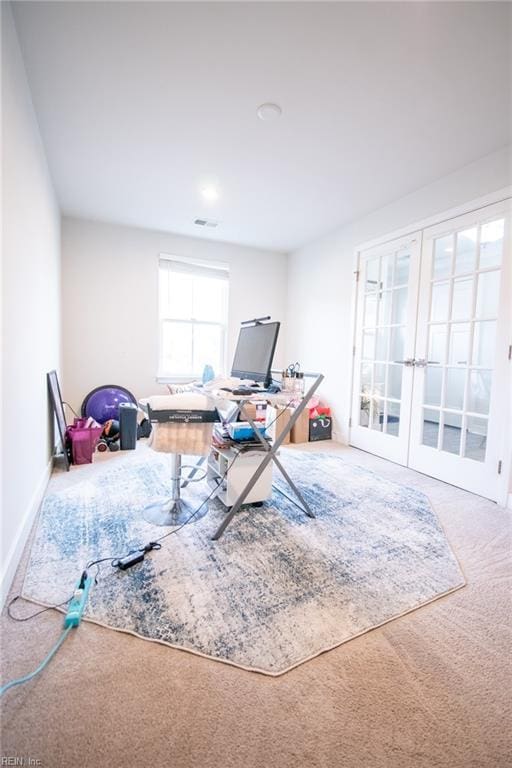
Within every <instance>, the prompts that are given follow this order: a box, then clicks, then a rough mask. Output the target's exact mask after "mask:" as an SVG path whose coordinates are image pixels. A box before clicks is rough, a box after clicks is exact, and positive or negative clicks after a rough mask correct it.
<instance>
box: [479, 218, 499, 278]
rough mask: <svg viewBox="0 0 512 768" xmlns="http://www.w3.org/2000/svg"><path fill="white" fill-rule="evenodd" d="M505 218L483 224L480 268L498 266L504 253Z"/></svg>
mask: <svg viewBox="0 0 512 768" xmlns="http://www.w3.org/2000/svg"><path fill="white" fill-rule="evenodd" d="M504 230H505V220H504V219H497V220H496V221H490V222H488V223H487V224H484V225H483V226H482V233H481V236H480V269H485V268H486V267H497V266H499V265H500V264H501V259H502V255H503V234H504Z"/></svg>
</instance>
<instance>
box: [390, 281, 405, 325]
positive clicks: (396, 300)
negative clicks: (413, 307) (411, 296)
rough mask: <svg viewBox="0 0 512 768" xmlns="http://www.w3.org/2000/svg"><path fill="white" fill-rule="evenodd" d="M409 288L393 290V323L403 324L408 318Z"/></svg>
mask: <svg viewBox="0 0 512 768" xmlns="http://www.w3.org/2000/svg"><path fill="white" fill-rule="evenodd" d="M406 309H407V288H397V289H396V290H394V291H393V311H392V313H391V322H392V323H393V325H396V324H398V325H403V324H404V323H405V320H406V316H405V314H406Z"/></svg>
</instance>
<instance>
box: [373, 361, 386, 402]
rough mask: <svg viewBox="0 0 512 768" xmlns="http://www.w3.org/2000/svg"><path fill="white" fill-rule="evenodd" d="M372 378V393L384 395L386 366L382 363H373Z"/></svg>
mask: <svg viewBox="0 0 512 768" xmlns="http://www.w3.org/2000/svg"><path fill="white" fill-rule="evenodd" d="M374 370H375V373H374V380H373V394H374V395H379V396H380V397H384V395H385V394H386V366H385V365H384V364H383V363H375V368H374Z"/></svg>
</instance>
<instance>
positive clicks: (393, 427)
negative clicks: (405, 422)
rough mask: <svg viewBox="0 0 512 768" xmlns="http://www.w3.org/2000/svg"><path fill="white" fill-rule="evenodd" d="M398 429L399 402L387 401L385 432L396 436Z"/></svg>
mask: <svg viewBox="0 0 512 768" xmlns="http://www.w3.org/2000/svg"><path fill="white" fill-rule="evenodd" d="M399 429H400V403H394V402H393V401H392V400H388V401H387V415H386V432H387V434H388V435H394V436H395V437H398V432H399Z"/></svg>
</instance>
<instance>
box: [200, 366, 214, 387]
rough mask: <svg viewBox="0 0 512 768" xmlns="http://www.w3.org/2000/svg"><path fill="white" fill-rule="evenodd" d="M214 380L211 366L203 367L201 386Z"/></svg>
mask: <svg viewBox="0 0 512 768" xmlns="http://www.w3.org/2000/svg"><path fill="white" fill-rule="evenodd" d="M214 378H215V374H214V372H213V368H212V366H211V365H205V367H204V370H203V384H208V382H209V381H211V380H212V379H214Z"/></svg>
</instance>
